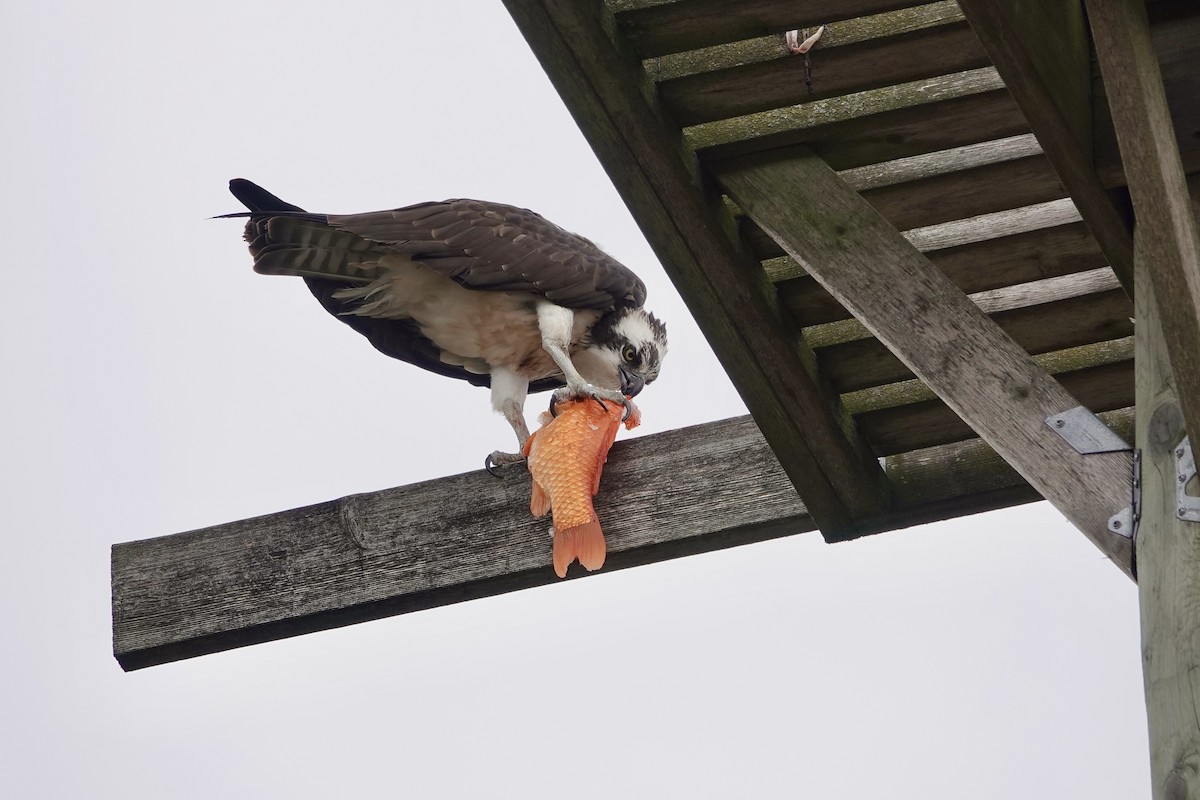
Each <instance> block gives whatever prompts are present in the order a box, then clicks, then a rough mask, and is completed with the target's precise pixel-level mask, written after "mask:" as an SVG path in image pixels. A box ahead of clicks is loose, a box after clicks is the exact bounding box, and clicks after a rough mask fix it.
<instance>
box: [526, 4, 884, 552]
mask: <svg viewBox="0 0 1200 800" xmlns="http://www.w3.org/2000/svg"><path fill="white" fill-rule="evenodd" d="M505 5H506V6H507V7H508V10H509V12H510V13H511V14H512V16H513V19H514V20H516V22H517V25H518V27H519V28H520V29H521V31H522V33H523V34H524V36H525V38H526V40H527V41H528V42H529V45H530V47H531V48H532V50H533V52H534V54H535V55H536V56H537V57H538V59H539V60H540V61H541V62H542V65H543V67H544V68H545V70H546V72H547V74H548V75H549V76H550V79H551V81H552V82H553V83H554V85H555V87H556V88H557V89H558V92H559V94H560V95H561V96H562V98H563V101H564V103H565V104H566V106H567V108H568V110H570V112H571V113H572V115H573V116H574V117H575V120H576V122H577V123H578V125H579V127H580V129H581V130H582V131H583V133H584V135H585V136H586V137H587V139H588V141H589V143H590V144H591V146H592V149H593V150H594V151H595V152H596V154H597V156H598V157H599V159H600V162H601V163H602V164H603V165H604V167H605V169H606V170H607V171H608V174H609V176H610V177H611V178H612V180H613V183H614V185H615V186H616V188H617V190H618V191H619V192H620V193H621V196H622V197H623V198H624V200H625V203H626V204H627V205H628V206H629V208H630V210H631V211H632V212H633V216H634V217H635V218H636V219H637V221H638V224H639V225H640V226H641V228H642V231H643V232H644V233H645V235H646V238H647V240H648V241H649V243H650V245H651V247H653V248H654V251H655V252H656V254H657V255H658V256H659V258H660V260H661V261H662V264H663V267H664V269H665V270H666V271H667V273H668V275H670V277H671V279H672V281H674V283H675V285H676V287H678V288H679V292H680V294H681V295H682V296H683V299H684V301H685V302H686V303H687V304H688V307H689V309H690V310H691V311H692V314H693V315H694V316H695V318H696V321H697V323H698V324H699V326H700V329H701V330H702V331H703V332H704V334H705V336H706V337H707V339H708V341H709V343H710V344H711V345H712V347H713V350H714V352H715V353H716V354H717V357H718V358H719V359H720V360H721V363H722V365H723V366H724V367H725V369H726V371H727V372H728V373H729V377H730V379H731V380H732V381H733V383H734V385H735V386H736V387H737V389H738V391H739V392H740V393H741V396H742V398H743V399H744V400H745V402H746V405H747V407H748V408H749V409H750V412H751V413H752V414H753V415H754V418H755V419H756V420H757V422H758V424H759V427H760V428H761V429H762V430H763V432H764V435H765V436H766V437H767V440H768V441H769V442H771V445H772V447H774V448H775V452H776V454H777V455H778V456H779V459H780V462H781V463H782V464H783V467H784V469H785V470H786V472H787V474H788V476H789V477H790V478H791V479H792V481H793V483H794V484H795V486H796V489H797V491H798V492H799V493H800V495H801V497H802V498H803V499H804V503H805V505H806V506H807V507H808V509H809V511H810V512H811V513H812V515H813V517H814V518H815V519H816V520H817V521H818V523H819V524H820V527H821V530H822V532H823V533H824V534H825V535H826V536H828V537H833V538H840V537H843V536H852V535H854V532H855V525H854V520H855V518H856V517H859V516H862V515H864V514H867V513H871V512H872V511H876V510H881V509H883V508H886V506H887V503H888V497H887V481H886V479H885V477H884V475H883V473H882V471H881V470H880V468H879V465H878V463H877V461H876V460H875V459H874V458H873V457H872V456H871V454H870V451H869V449H868V448H867V447H866V445H865V444H863V442H862V441H861V439H860V438H859V437H858V435H857V433H856V432H855V431H854V426H853V421H852V420H851V419H850V418H849V416H848V415H846V414H844V413H842V412H841V410H840V409H839V408H838V407H837V404H838V401H837V397H836V395H834V394H833V393H832V392H830V391H828V390H827V388H826V387H825V386H824V384H823V383H822V379H821V377H820V376H819V375H818V374H817V373H816V368H815V364H816V362H815V359H814V358H812V354H811V352H807V351H806V350H805V349H804V346H803V342H802V341H801V340H800V338H799V337H798V336H797V335H796V332H795V331H794V329H793V328H792V326H791V323H790V320H788V318H787V317H786V316H784V315H783V314H782V313H781V311H780V309H779V307H778V302H777V299H776V295H775V291H774V287H773V286H771V284H770V282H769V281H768V280H767V279H766V277H765V276H764V275H763V274H762V270H761V269H759V268H758V265H757V263H755V262H754V260H753V258H751V257H750V256H749V254H748V253H747V252H746V251H745V248H743V247H741V245H740V242H738V241H737V240H736V238H735V233H734V229H733V225H732V220H731V219H728V218H727V216H726V215H725V212H724V209H723V208H722V206H721V202H720V199H719V197H718V196H717V194H716V193H715V192H714V191H713V190H712V187H711V186H709V185H707V184H706V182H705V181H704V179H703V178H702V177H701V176H700V175H699V172H698V170H697V169H696V165H695V159H694V158H693V156H692V155H691V153H690V152H689V151H687V150H686V148H684V147H683V145H682V142H681V140H680V134H679V130H678V128H677V127H675V126H673V125H672V124H671V123H670V121H669V120H666V119H664V118H663V117H662V116H661V115H660V114H659V113H658V111H657V109H656V108H655V107H654V106H652V105H651V102H652V101H651V99H650V98H649V96H648V94H647V93H646V92H644V91H642V84H643V83H644V82H645V74H644V72H642V69H641V65H640V63H639V62H638V61H637V59H636V58H634V57H633V56H632V55H631V54H628V53H623V52H621V51H620V50H619V49H618V47H617V45H615V44H614V42H613V40H612V39H610V38H609V35H608V32H609V31H610V30H611V29H612V28H613V21H612V20H611V18H609V17H607V16H605V14H604V8H603V6H601V5H600V4H598V3H593V2H586V1H577V2H546V1H544V0H505Z"/></svg>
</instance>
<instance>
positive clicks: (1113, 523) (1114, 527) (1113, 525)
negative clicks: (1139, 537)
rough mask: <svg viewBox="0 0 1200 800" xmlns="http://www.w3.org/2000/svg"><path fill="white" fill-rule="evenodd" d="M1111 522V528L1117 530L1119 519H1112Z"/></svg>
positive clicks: (1119, 526) (1119, 523) (1119, 527)
mask: <svg viewBox="0 0 1200 800" xmlns="http://www.w3.org/2000/svg"><path fill="white" fill-rule="evenodd" d="M1111 524H1112V529H1113V530H1114V531H1118V530H1120V529H1121V520H1119V519H1114V520H1113V521H1112V523H1111Z"/></svg>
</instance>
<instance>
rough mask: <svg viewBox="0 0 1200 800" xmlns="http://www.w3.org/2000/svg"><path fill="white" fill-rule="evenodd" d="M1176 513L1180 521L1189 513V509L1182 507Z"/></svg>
mask: <svg viewBox="0 0 1200 800" xmlns="http://www.w3.org/2000/svg"><path fill="white" fill-rule="evenodd" d="M1175 513H1176V515H1178V517H1179V518H1180V519H1183V516H1184V514H1186V513H1187V509H1186V508H1184V507H1183V506H1180V507H1179V508H1177V509H1175Z"/></svg>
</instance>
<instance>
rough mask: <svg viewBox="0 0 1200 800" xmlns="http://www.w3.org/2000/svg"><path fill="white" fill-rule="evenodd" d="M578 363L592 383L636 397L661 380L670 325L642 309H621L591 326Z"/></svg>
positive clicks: (581, 370)
mask: <svg viewBox="0 0 1200 800" xmlns="http://www.w3.org/2000/svg"><path fill="white" fill-rule="evenodd" d="M588 339H589V341H588V343H587V345H586V346H585V348H584V349H583V350H582V351H581V352H580V353H579V354H578V356H577V359H576V364H577V366H578V367H579V369H580V372H582V373H583V374H584V375H585V376H587V377H588V379H589V380H591V381H592V382H593V383H597V384H598V385H602V386H606V387H609V388H613V389H617V388H619V389H620V390H621V391H622V392H623V393H624V394H627V395H629V396H631V397H632V396H633V395H636V394H637V393H638V392H640V391H641V390H642V388H643V387H644V386H645V385H646V384H648V383H651V382H653V381H654V379H655V378H657V377H658V373H659V370H660V369H661V368H662V361H663V358H665V357H666V355H667V326H666V325H664V324H663V323H662V322H660V321H659V320H657V319H655V317H654V315H653V314H651V313H650V312H649V311H646V310H645V309H643V308H619V309H617V310H615V311H610V312H609V313H608V314H605V315H604V316H603V317H601V318H600V319H599V320H597V321H596V324H595V325H593V326H592V329H591V331H590V335H589V337H588Z"/></svg>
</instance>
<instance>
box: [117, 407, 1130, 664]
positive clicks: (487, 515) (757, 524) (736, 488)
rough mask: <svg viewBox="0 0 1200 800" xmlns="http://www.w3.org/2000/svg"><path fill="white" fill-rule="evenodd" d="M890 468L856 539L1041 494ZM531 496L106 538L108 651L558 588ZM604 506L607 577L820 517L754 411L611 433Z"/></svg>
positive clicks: (1003, 483) (477, 480)
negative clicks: (891, 492)
mask: <svg viewBox="0 0 1200 800" xmlns="http://www.w3.org/2000/svg"><path fill="white" fill-rule="evenodd" d="M1118 422H1119V423H1120V422H1121V420H1118ZM887 469H888V474H889V476H890V477H891V478H892V480H893V481H894V482H895V483H896V485H897V487H898V498H897V503H896V506H895V508H893V509H891V510H889V511H887V512H880V513H878V514H875V515H873V516H871V517H870V518H868V519H866V520H864V521H863V527H862V530H863V531H864V532H881V531H886V530H894V529H897V528H902V527H907V526H910V525H916V524H920V523H923V522H931V521H934V520H937V519H945V518H947V517H951V516H960V515H962V514H970V513H977V512H980V511H987V510H991V509H994V508H1001V507H1004V506H1009V505H1014V504H1016V503H1024V502H1029V501H1031V500H1036V499H1037V494H1036V493H1035V492H1034V491H1033V490H1032V489H1030V488H1029V486H1028V485H1027V484H1026V483H1025V482H1024V481H1023V480H1022V479H1021V478H1020V476H1019V475H1017V474H1016V473H1015V472H1014V471H1013V470H1012V469H1011V468H1009V467H1008V465H1007V464H1005V463H1004V462H1003V461H1002V460H1001V459H1000V458H999V457H997V456H996V455H995V454H994V453H993V452H992V451H991V450H990V449H989V448H988V447H987V446H986V445H984V444H983V443H982V442H979V441H973V442H964V443H961V444H954V445H949V446H946V447H942V448H932V449H929V450H923V451H921V452H919V453H912V454H908V455H905V456H901V457H899V458H893V459H888V465H887ZM713 475H719V476H720V480H716V481H714V480H710V478H711V476H713ZM689 476H690V477H689ZM463 498H470V499H471V502H470V503H469V504H466V505H464V503H463V502H462V501H463ZM528 499H529V476H528V473H527V472H526V471H525V470H524V469H523V468H520V467H508V468H504V469H503V470H502V472H501V477H500V478H493V477H492V476H490V475H488V474H486V473H484V472H482V471H480V472H472V473H468V474H465V475H455V476H452V477H448V478H441V479H438V480H435V481H428V482H426V483H419V484H414V485H411V486H402V487H399V488H395V489H388V490H385V491H381V492H372V493H369V494H361V495H353V496H351V497H347V498H343V499H341V500H335V501H331V502H328V503H321V504H319V505H315V506H310V507H307V508H300V509H295V510H292V511H285V512H282V513H279V514H272V515H269V516H265V517H258V518H256V519H250V520H244V521H241V522H231V523H228V524H225V525H217V526H215V527H212V528H205V529H203V530H197V531H191V532H188V533H180V534H175V535H172V536H163V537H159V538H156V539H148V540H145V541H138V542H128V543H125V544H118V545H114V546H113V549H112V591H113V598H112V599H113V653H114V654H115V656H116V658H117V661H118V662H119V663H120V664H121V666H122V667H123V668H124V669H126V670H133V669H141V668H143V667H149V666H153V665H156V664H163V663H167V662H171V661H178V660H180V659H184V658H191V657H194V656H199V655H204V654H207V653H215V652H220V651H223V650H229V649H232V648H235V647H243V646H246V645H250V644H257V643H260V642H267V641H273V640H276V639H282V638H286V637H290V636H297V635H300V634H304V633H311V632H314V631H320V630H326V629H330V628H336V627H341V626H344V625H351V624H354V623H358V622H365V621H367V620H372V619H379V618H382V617H386V616H392V615H395V614H403V613H407V612H410V611H418V610H421V609H426V608H433V607H436V606H440V605H446V604H449V603H457V602H462V601H464V600H471V599H475V598H480V597H486V596H490V595H495V594H501V593H505V592H511V591H515V590H518V589H524V588H528V587H532V586H539V585H545V584H550V583H556V582H557V580H558V579H557V578H556V577H555V576H554V572H553V570H552V569H551V566H550V539H549V537H548V535H547V526H548V524H549V523H548V522H547V521H546V520H544V519H543V520H534V519H533V518H532V517H530V516H529V513H528ZM596 509H597V512H598V514H599V515H600V519H601V520H602V521H603V523H604V527H605V533H606V536H607V538H608V543H609V554H608V560H607V561H606V563H605V566H604V571H606V572H610V571H613V570H618V569H624V568H626V567H632V566H636V565H640V564H645V563H650V562H655V561H662V560H665V559H669V558H675V557H679V556H684V555H689V554H693V553H701V552H708V551H711V550H716V549H720V548H725V547H734V546H737V545H741V544H747V543H750V542H756V541H762V540H765V539H770V538H775V537H779V536H786V535H791V534H795V533H800V532H802V531H807V530H812V528H813V522H812V519H811V518H810V517H809V516H808V515H807V513H806V511H805V509H804V507H803V506H802V505H801V504H800V502H799V501H798V499H797V498H796V494H795V491H794V490H793V489H792V486H791V483H790V482H789V480H788V478H787V476H786V475H785V474H784V472H783V470H782V469H781V468H780V467H779V464H778V462H777V461H776V459H775V457H774V455H772V453H771V450H770V448H769V447H768V446H767V444H766V442H765V441H764V440H763V439H762V436H761V435H760V434H759V432H758V429H757V427H756V426H755V425H754V422H753V421H752V420H751V419H750V418H749V417H739V418H737V419H731V420H724V421H721V422H714V423H708V424H706V425H701V426H696V427H692V428H684V429H681V430H678V431H671V432H669V433H663V434H657V435H654V436H646V437H643V438H640V439H635V440H631V441H628V442H618V443H617V444H616V446H615V447H614V448H613V451H612V457H611V459H610V461H609V464H608V466H607V467H606V469H605V472H604V481H603V484H602V486H601V490H600V494H599V495H598V497H597V498H596ZM630 509H637V513H628V512H629V510H630ZM576 569H578V568H577V567H573V568H572V572H571V575H572V576H580V575H582V574H585V573H581V572H576V571H575V570H576ZM571 579H573V578H571Z"/></svg>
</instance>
